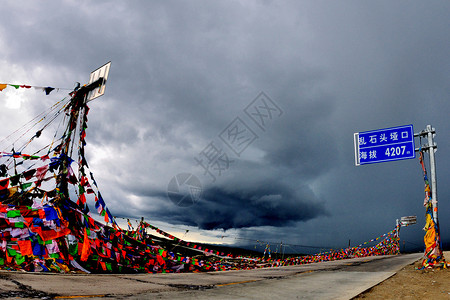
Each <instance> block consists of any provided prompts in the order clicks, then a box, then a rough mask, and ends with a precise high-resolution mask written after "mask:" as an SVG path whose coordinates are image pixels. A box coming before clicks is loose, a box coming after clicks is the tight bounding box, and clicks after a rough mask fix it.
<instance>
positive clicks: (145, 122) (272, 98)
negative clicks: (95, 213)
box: [0, 0, 450, 251]
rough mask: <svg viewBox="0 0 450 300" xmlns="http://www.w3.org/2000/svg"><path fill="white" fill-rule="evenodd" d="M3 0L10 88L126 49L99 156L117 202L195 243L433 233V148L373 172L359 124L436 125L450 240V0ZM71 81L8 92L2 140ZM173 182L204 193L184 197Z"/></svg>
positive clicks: (97, 119) (112, 204)
mask: <svg viewBox="0 0 450 300" xmlns="http://www.w3.org/2000/svg"><path fill="white" fill-rule="evenodd" d="M2 4H3V5H2V11H3V14H2V18H1V19H0V83H17V84H28V85H35V86H52V87H61V88H68V89H71V88H73V87H74V84H75V82H81V83H82V84H84V83H87V81H88V79H89V74H90V72H91V71H93V70H94V69H96V68H97V67H99V66H101V65H103V64H104V63H106V62H108V61H111V62H112V65H111V71H110V74H109V80H108V83H107V89H106V94H105V95H104V96H103V97H101V98H98V99H97V100H95V101H93V102H91V103H90V108H91V110H90V113H89V128H88V131H87V148H86V151H87V153H86V158H87V160H88V162H89V165H90V168H91V170H92V172H93V173H94V174H95V176H96V179H97V183H98V185H99V187H100V191H101V192H102V194H103V196H104V198H105V201H106V203H107V205H108V206H109V209H110V211H111V212H112V214H113V215H116V216H120V217H125V218H126V217H132V218H136V219H139V218H140V217H145V219H146V220H148V221H149V222H150V223H152V222H153V223H154V224H156V225H159V226H161V228H163V229H165V230H168V231H170V232H184V230H185V229H189V230H190V232H189V233H188V234H186V235H183V237H184V238H185V239H188V240H189V239H193V240H195V239H204V240H209V241H213V242H222V241H223V242H227V243H239V244H243V243H244V244H250V245H251V244H252V243H254V242H253V241H254V240H256V239H258V240H265V241H273V242H280V241H283V243H289V244H292V245H313V246H314V245H323V246H325V247H345V246H347V245H348V242H349V239H350V240H351V243H352V245H357V244H359V243H362V242H364V241H367V240H370V239H372V238H375V237H378V236H380V235H382V234H384V233H386V232H388V231H390V230H392V229H393V228H394V226H395V220H396V219H397V218H400V217H402V216H409V215H417V219H418V224H417V225H415V226H411V227H408V228H404V229H402V231H401V234H400V235H401V238H402V239H405V240H406V241H407V244H406V245H407V246H413V245H419V246H421V245H423V242H422V238H423V235H424V232H423V231H422V230H421V229H422V227H423V225H424V214H425V209H424V207H423V205H422V204H423V198H424V192H423V186H424V183H423V177H422V174H421V167H420V165H419V161H418V159H417V158H416V159H409V160H403V161H398V162H386V163H380V164H371V165H365V166H359V167H356V166H355V162H354V145H353V133H355V132H361V131H367V130H373V129H380V128H387V127H393V126H400V125H407V124H412V125H413V126H414V131H415V132H419V131H421V130H422V129H424V128H425V127H426V125H427V124H431V125H433V127H435V128H436V132H437V135H436V142H437V144H438V151H437V153H436V161H437V176H438V177H437V178H438V197H439V198H438V200H439V217H440V224H441V233H442V236H443V239H444V240H446V241H449V240H450V231H449V228H450V221H449V214H450V185H449V184H448V181H449V180H450V140H449V136H450V134H449V132H450V122H449V117H448V115H449V112H450V103H449V98H448V95H449V92H450V88H449V87H450V85H449V82H450V56H449V53H450V38H449V34H448V33H449V28H450V18H449V17H448V13H449V11H450V2H449V1H425V2H424V1H250V0H248V1H207V0H205V1H45V2H39V1H3V2H2ZM67 92H68V91H67V90H60V91H59V92H57V91H54V92H53V93H51V94H50V95H48V96H45V94H43V93H41V92H38V91H32V90H27V91H23V92H22V91H17V92H16V91H13V90H11V88H8V89H5V90H4V91H3V92H1V93H0V107H1V120H2V126H1V127H0V136H1V137H4V136H6V135H8V134H9V133H10V132H11V131H13V130H14V129H15V128H16V127H19V126H20V125H22V124H23V123H25V122H26V121H27V120H29V119H31V118H32V117H34V116H35V115H36V114H37V113H39V112H40V111H42V110H43V109H44V108H45V107H48V106H50V105H51V104H53V103H55V102H57V101H59V100H60V99H62V98H63V97H65V96H66V95H67ZM416 146H417V147H418V146H419V140H418V139H417V140H416ZM213 158H214V161H213V162H212V163H211V164H209V165H208V162H209V161H208V159H211V160H213ZM202 164H203V166H202ZM205 166H206V168H204V167H205ZM178 174H188V175H178ZM177 175H178V177H177ZM174 177H175V178H176V179H178V180H181V181H184V180H186V179H188V181H187V182H186V183H187V184H188V186H187V187H186V185H184V186H181V189H180V191H179V195H183V193H188V192H189V191H191V192H194V194H195V195H199V193H198V192H199V191H201V192H202V193H201V195H200V197H199V198H198V199H197V198H196V197H193V198H192V199H193V200H195V201H194V202H195V203H193V204H192V205H189V206H187V205H175V204H174V202H173V201H171V199H169V197H168V196H172V199H176V194H175V196H174V194H170V193H169V195H168V190H169V192H170V191H173V189H174V185H173V184H174V181H172V183H171V180H173V178H174ZM194 179H198V181H195V180H194ZM170 183H171V184H172V185H170ZM189 187H191V188H192V187H199V188H200V190H195V189H191V190H189V189H188V188H189ZM188 199H191V198H189V197H188ZM184 200H186V198H185V199H184ZM184 200H183V201H184ZM195 228H197V229H199V230H194V229H195ZM199 234H200V235H199ZM297 250H299V251H301V250H304V249H302V248H298V249H297Z"/></svg>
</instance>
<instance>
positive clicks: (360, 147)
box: [354, 125, 416, 166]
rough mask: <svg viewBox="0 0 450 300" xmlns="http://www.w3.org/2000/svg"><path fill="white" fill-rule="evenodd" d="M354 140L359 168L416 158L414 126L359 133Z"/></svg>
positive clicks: (356, 161) (356, 162)
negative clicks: (366, 165)
mask: <svg viewBox="0 0 450 300" xmlns="http://www.w3.org/2000/svg"><path fill="white" fill-rule="evenodd" d="M354 138H355V140H354V142H355V164H356V165H357V166H359V165H365V164H373V163H380V162H385V161H395V160H402V159H410V158H415V157H416V152H415V145H414V131H413V126H412V125H405V126H399V127H391V128H385V129H377V130H371V131H364V132H357V133H355V135H354Z"/></svg>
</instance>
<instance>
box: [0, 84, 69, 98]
mask: <svg viewBox="0 0 450 300" xmlns="http://www.w3.org/2000/svg"><path fill="white" fill-rule="evenodd" d="M8 86H10V87H13V88H15V89H19V88H24V89H30V88H34V89H35V90H41V91H43V92H44V93H45V94H46V95H47V96H48V95H50V93H51V92H53V91H54V90H56V91H57V92H59V90H72V89H67V88H54V87H51V86H32V85H26V84H10V83H0V92H2V91H3V90H4V89H6V88H7V87H8Z"/></svg>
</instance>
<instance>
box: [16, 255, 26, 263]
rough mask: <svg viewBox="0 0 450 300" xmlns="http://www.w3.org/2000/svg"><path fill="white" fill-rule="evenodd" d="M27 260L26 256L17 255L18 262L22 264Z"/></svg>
mask: <svg viewBox="0 0 450 300" xmlns="http://www.w3.org/2000/svg"><path fill="white" fill-rule="evenodd" d="M24 262H25V256H22V255H21V254H18V253H17V255H16V264H18V265H21V264H22V263H24Z"/></svg>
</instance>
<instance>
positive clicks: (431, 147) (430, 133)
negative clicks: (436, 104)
mask: <svg viewBox="0 0 450 300" xmlns="http://www.w3.org/2000/svg"><path fill="white" fill-rule="evenodd" d="M435 133H436V130H435V129H434V128H433V127H432V126H431V125H427V128H426V129H424V130H422V131H421V132H419V133H416V134H414V136H418V137H426V138H427V140H428V144H426V145H421V148H416V151H420V149H422V150H424V151H428V154H429V157H430V179H431V197H432V198H431V204H432V206H433V219H434V222H435V223H436V224H438V197H437V181H436V160H435V157H434V153H435V152H436V150H437V145H436V143H435V142H434V135H435Z"/></svg>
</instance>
